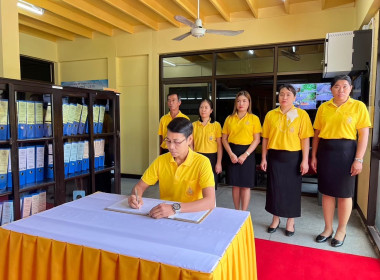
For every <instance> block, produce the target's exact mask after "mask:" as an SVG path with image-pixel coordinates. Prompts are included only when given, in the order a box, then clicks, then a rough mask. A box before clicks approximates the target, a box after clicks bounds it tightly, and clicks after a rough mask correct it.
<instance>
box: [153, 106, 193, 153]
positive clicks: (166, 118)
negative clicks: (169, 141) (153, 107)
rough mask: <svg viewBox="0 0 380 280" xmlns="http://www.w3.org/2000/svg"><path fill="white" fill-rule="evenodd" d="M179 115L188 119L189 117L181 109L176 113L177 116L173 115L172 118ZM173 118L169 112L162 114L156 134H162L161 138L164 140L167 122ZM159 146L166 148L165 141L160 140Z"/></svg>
mask: <svg viewBox="0 0 380 280" xmlns="http://www.w3.org/2000/svg"><path fill="white" fill-rule="evenodd" d="M179 117H182V118H186V119H188V120H190V119H189V117H188V116H186V115H184V114H182V112H181V111H179V113H178V114H177V116H175V117H174V118H179ZM172 120H173V118H172V116H171V115H170V112H169V113H167V114H166V115H163V116H162V117H161V119H160V125H159V127H158V135H161V136H162V140H164V139H165V138H166V135H167V133H168V124H169V123H170V122H171V121H172ZM161 148H163V149H167V148H168V146H167V145H166V142H165V141H162V144H161Z"/></svg>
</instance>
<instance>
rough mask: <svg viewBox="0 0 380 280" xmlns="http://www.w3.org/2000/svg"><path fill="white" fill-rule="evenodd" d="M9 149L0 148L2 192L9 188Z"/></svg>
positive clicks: (0, 182) (0, 187) (0, 189)
mask: <svg viewBox="0 0 380 280" xmlns="http://www.w3.org/2000/svg"><path fill="white" fill-rule="evenodd" d="M8 159H9V149H0V193H1V192H3V191H5V189H6V188H7V177H8V175H7V173H8Z"/></svg>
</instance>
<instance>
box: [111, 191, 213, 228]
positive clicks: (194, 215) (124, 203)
mask: <svg viewBox="0 0 380 280" xmlns="http://www.w3.org/2000/svg"><path fill="white" fill-rule="evenodd" d="M160 203H167V204H173V203H175V201H166V200H160V199H154V198H144V204H143V205H142V206H141V207H140V209H134V208H131V207H130V206H129V205H128V197H127V198H125V199H123V200H120V201H118V202H116V203H114V204H112V205H111V206H108V207H106V208H105V210H110V211H116V212H123V213H128V214H137V215H148V214H149V211H150V210H151V209H152V208H153V207H155V206H156V205H158V204H160ZM210 212H211V210H205V211H199V212H191V213H178V214H175V215H172V216H169V217H168V218H169V219H173V220H179V221H184V222H190V223H200V222H201V221H203V219H204V218H205V217H206V216H207V215H208V214H209V213H210Z"/></svg>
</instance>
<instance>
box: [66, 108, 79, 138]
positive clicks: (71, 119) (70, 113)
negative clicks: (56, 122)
mask: <svg viewBox="0 0 380 280" xmlns="http://www.w3.org/2000/svg"><path fill="white" fill-rule="evenodd" d="M76 109H77V107H76V104H74V103H70V105H69V109H68V116H67V135H74V134H73V132H75V131H74V129H73V127H74V118H75V112H76Z"/></svg>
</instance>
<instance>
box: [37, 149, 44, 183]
mask: <svg viewBox="0 0 380 280" xmlns="http://www.w3.org/2000/svg"><path fill="white" fill-rule="evenodd" d="M44 161H45V146H43V145H38V146H36V182H40V181H43V180H44V174H45V168H44V165H45V163H44Z"/></svg>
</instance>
